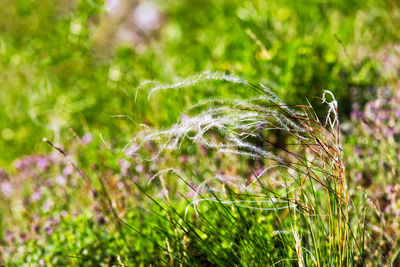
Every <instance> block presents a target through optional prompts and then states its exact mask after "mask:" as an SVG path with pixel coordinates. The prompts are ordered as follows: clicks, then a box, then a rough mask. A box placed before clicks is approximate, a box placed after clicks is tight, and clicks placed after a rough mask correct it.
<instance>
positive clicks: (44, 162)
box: [36, 156, 50, 171]
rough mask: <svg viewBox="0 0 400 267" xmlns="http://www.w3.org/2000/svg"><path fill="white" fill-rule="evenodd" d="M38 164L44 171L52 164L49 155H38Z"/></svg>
mask: <svg viewBox="0 0 400 267" xmlns="http://www.w3.org/2000/svg"><path fill="white" fill-rule="evenodd" d="M36 166H37V167H38V168H39V169H40V170H41V171H44V170H46V169H47V168H48V167H49V166H50V159H49V158H48V157H40V156H39V157H37V158H36Z"/></svg>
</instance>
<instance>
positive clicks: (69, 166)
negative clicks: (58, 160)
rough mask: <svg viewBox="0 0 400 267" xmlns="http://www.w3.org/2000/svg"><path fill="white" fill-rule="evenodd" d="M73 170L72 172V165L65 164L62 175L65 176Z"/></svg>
mask: <svg viewBox="0 0 400 267" xmlns="http://www.w3.org/2000/svg"><path fill="white" fill-rule="evenodd" d="M73 172H74V167H72V165H67V166H65V168H64V169H63V175H64V176H65V177H68V176H70V175H71V174H72V173H73Z"/></svg>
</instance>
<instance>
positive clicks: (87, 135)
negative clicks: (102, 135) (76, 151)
mask: <svg viewBox="0 0 400 267" xmlns="http://www.w3.org/2000/svg"><path fill="white" fill-rule="evenodd" d="M92 140H93V137H92V134H91V133H85V134H84V135H83V136H82V139H81V141H82V144H84V145H87V144H89V143H90V142H92Z"/></svg>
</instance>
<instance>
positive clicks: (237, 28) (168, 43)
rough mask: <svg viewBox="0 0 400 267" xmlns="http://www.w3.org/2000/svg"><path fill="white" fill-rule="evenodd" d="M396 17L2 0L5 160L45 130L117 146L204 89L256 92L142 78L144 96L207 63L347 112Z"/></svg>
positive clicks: (165, 120) (394, 29)
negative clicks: (334, 102)
mask: <svg viewBox="0 0 400 267" xmlns="http://www.w3.org/2000/svg"><path fill="white" fill-rule="evenodd" d="M399 18H400V13H399V3H398V2H396V1H391V0H382V1H377V0H365V1H356V0H336V1H328V0H313V1H291V0H288V1H282V0H276V1H275V0H270V1H256V0H254V1H235V0H229V1H228V0H226V1H225V0H220V1H205V0H196V1H191V0H174V1H170V0H167V1H152V2H145V1H123V0H120V1H118V0H113V1H107V2H104V1H98V0H76V1H72V0H58V1H54V0H41V1H35V0H3V1H2V8H1V9H0V29H1V30H0V84H1V89H0V114H1V115H0V137H1V138H0V151H1V153H0V165H2V167H3V168H6V169H8V168H10V163H12V162H13V160H14V159H16V158H17V157H20V156H22V155H24V154H31V153H40V152H43V151H47V150H48V148H47V147H46V146H44V145H43V143H42V142H41V140H42V137H47V138H49V139H50V140H55V141H56V142H61V143H64V144H65V143H67V142H68V140H69V139H71V138H74V136H75V137H76V136H79V137H81V136H83V135H84V134H85V133H87V132H91V133H92V134H93V135H95V136H98V134H99V133H101V134H102V135H103V136H104V138H105V139H106V140H108V141H109V142H111V143H112V144H114V145H115V146H120V145H123V144H124V142H125V141H126V140H127V139H129V137H130V136H131V134H132V133H134V132H135V131H136V130H137V129H138V126H137V124H136V123H138V124H140V123H145V124H148V125H154V126H166V125H169V124H171V123H172V122H174V121H175V120H176V117H177V115H178V114H180V112H181V111H182V109H183V107H184V106H185V105H187V104H190V103H194V102H195V101H197V100H199V99H201V98H203V97H209V96H224V97H240V96H248V95H251V94H253V92H251V91H249V89H247V88H239V89H238V88H233V87H232V86H229V85H221V84H218V86H217V84H215V83H205V84H203V85H201V86H197V87H196V88H195V89H190V90H189V89H185V90H184V91H181V92H171V93H168V94H165V93H159V94H157V95H156V96H154V97H153V98H151V99H150V101H148V100H147V93H146V88H148V87H143V88H141V89H140V90H139V92H138V98H137V100H136V101H135V94H136V90H137V88H138V86H139V85H140V84H141V82H143V81H145V80H158V81H162V82H172V81H177V80H179V79H182V78H184V77H186V76H189V75H193V74H195V73H198V72H201V71H204V70H212V71H223V72H227V73H232V74H234V75H238V76H240V77H243V78H245V79H247V80H249V81H252V82H263V83H265V84H266V85H268V86H269V87H271V89H272V90H273V91H275V92H276V93H278V95H280V96H281V97H282V98H283V99H284V100H285V101H286V102H288V103H298V104H302V103H305V99H306V98H309V99H310V98H312V97H314V96H321V91H322V90H323V89H329V90H331V91H332V92H334V93H335V95H336V96H337V98H338V99H339V103H340V109H341V111H342V116H344V117H346V116H348V114H349V112H350V111H351V108H352V107H351V106H352V103H355V102H360V103H363V101H366V100H368V97H370V96H371V95H373V94H374V92H375V88H377V87H379V86H383V85H386V84H387V81H388V77H387V75H386V74H385V73H384V72H383V71H382V62H381V61H380V60H379V57H378V56H377V55H379V51H382V50H385V47H386V46H387V45H388V44H391V43H395V42H396V41H398V39H399V37H400V31H399V30H398V29H399V28H400V20H399ZM354 91H357V92H361V94H360V93H358V94H355V93H354ZM354 95H358V97H357V99H355V96H354ZM360 95H361V96H362V97H359V96H360ZM121 114H123V115H127V116H129V118H130V119H127V117H126V118H115V117H113V116H115V115H121Z"/></svg>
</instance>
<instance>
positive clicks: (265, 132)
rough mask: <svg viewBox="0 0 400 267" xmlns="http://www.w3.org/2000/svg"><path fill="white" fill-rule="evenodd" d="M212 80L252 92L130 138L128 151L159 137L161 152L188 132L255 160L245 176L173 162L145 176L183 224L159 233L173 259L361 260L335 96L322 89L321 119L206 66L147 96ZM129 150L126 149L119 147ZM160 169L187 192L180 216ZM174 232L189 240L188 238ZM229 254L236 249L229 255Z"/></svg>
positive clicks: (171, 217)
mask: <svg viewBox="0 0 400 267" xmlns="http://www.w3.org/2000/svg"><path fill="white" fill-rule="evenodd" d="M210 79H213V80H224V81H228V82H233V83H239V84H241V85H244V86H246V87H248V88H249V89H251V90H255V91H256V92H257V93H258V94H259V96H258V97H255V98H251V99H245V100H237V99H235V100H226V99H215V98H214V99H210V100H206V101H203V102H201V103H199V104H197V105H195V106H193V107H191V108H189V109H188V110H187V111H186V113H185V114H184V115H183V116H182V118H181V119H180V121H179V122H178V123H177V124H175V125H174V126H172V127H171V128H169V129H164V130H161V131H155V132H154V131H150V132H147V133H145V134H144V137H140V138H138V139H137V140H135V143H138V141H140V143H139V144H138V145H135V146H134V149H135V151H134V152H135V153H136V154H138V153H139V154H140V151H141V149H140V148H141V147H146V144H149V143H152V144H157V147H159V148H160V150H159V152H161V151H163V150H177V149H179V148H180V147H181V145H182V143H183V142H184V141H185V139H188V140H191V141H193V142H195V143H198V144H200V145H201V146H203V147H205V148H207V149H211V150H216V151H217V152H218V153H223V154H226V157H229V156H231V155H232V154H233V155H237V158H236V160H238V161H243V160H244V161H246V160H247V159H248V158H251V159H252V160H253V161H257V163H258V165H259V166H258V170H253V167H254V166H251V164H250V165H249V166H248V168H249V169H250V170H249V171H247V176H245V177H240V176H238V175H227V174H224V173H217V174H214V175H211V176H210V177H192V175H193V174H191V175H187V174H184V173H183V172H182V171H181V170H179V169H171V168H169V169H166V170H163V171H161V172H159V173H157V174H155V175H154V176H153V177H152V179H151V181H152V180H153V179H155V178H160V180H161V185H162V187H163V188H164V194H166V198H167V200H168V204H169V205H170V207H169V208H170V209H171V211H173V212H172V214H171V215H169V216H168V219H169V220H171V224H173V225H174V227H175V230H176V231H178V232H181V237H180V238H178V239H177V237H176V236H174V235H167V236H166V238H167V242H168V243H169V246H171V247H172V248H171V251H169V252H170V253H171V254H172V255H174V256H175V257H176V255H175V253H178V255H179V256H178V258H179V259H181V260H183V261H184V262H185V261H186V263H187V262H190V263H192V264H194V263H197V264H198V263H199V262H198V261H199V260H205V259H199V258H197V257H198V255H197V254H196V253H199V250H200V251H203V253H204V254H205V255H206V256H205V258H206V259H208V260H210V263H213V262H220V263H222V262H224V261H225V262H230V264H244V265H246V264H249V265H251V264H255V263H258V264H260V265H262V264H263V263H264V264H265V263H269V264H277V263H279V262H281V261H296V262H297V263H298V265H300V266H304V265H310V264H311V265H313V264H314V265H318V266H324V265H326V264H332V263H333V264H335V265H340V264H346V265H351V264H352V265H354V264H357V263H362V262H363V260H364V255H363V253H364V252H363V242H364V240H363V232H364V229H363V226H362V225H363V224H362V218H360V217H359V216H358V215H359V214H358V213H357V212H356V211H355V208H359V207H354V204H353V202H352V201H351V196H350V194H349V191H348V188H347V186H348V184H347V180H346V176H345V171H344V163H343V159H342V148H341V144H340V134H341V133H340V124H339V121H338V109H337V102H336V100H335V99H334V97H333V95H332V94H331V93H330V92H329V91H326V92H325V93H324V95H323V98H322V102H323V103H326V104H327V105H328V107H329V110H328V114H327V116H326V117H325V119H324V120H323V121H322V119H321V118H320V117H318V116H317V114H316V113H315V111H314V109H313V108H312V106H311V104H308V105H294V106H288V105H286V104H284V102H282V101H281V100H280V99H279V98H278V96H276V95H275V94H274V93H272V92H271V91H270V90H269V89H268V88H267V87H265V86H264V85H262V84H259V85H254V84H252V83H249V82H247V81H245V80H243V79H240V78H237V77H233V76H230V75H225V74H221V73H210V72H205V73H201V74H199V75H196V76H193V77H190V78H188V79H186V80H184V81H183V82H180V83H176V84H170V85H159V86H157V87H155V88H153V89H152V90H151V91H150V94H152V93H154V92H155V91H158V90H161V89H179V88H181V87H185V86H190V85H193V84H196V83H198V82H199V81H202V80H210ZM327 97H330V98H332V99H331V101H328V100H327ZM282 141H283V142H282ZM146 152H147V151H146ZM127 153H130V154H132V151H129V149H127ZM158 156H159V153H155V157H158ZM154 159H155V158H154V157H153V158H152V160H154ZM168 172H170V173H173V174H174V175H176V176H177V177H178V178H179V179H181V180H182V182H183V183H184V184H186V185H188V186H189V187H190V189H191V190H193V192H192V195H193V198H192V199H191V200H188V201H189V202H190V203H189V204H188V207H187V209H186V213H185V216H183V215H179V212H178V214H175V212H174V211H175V208H174V204H173V203H172V202H171V200H170V198H169V196H168V190H166V185H167V182H166V181H165V176H166V175H167V173H168ZM222 172H224V170H222ZM205 203H207V204H205ZM203 205H207V208H206V209H205V210H206V211H204V210H202V206H203ZM189 207H193V208H194V211H195V214H196V215H193V216H194V217H191V219H188V217H187V216H188V214H189V213H190V211H189V210H190V209H189ZM213 209H215V210H214V211H212V210H213ZM167 210H168V209H167ZM211 214H213V216H219V217H224V218H225V219H226V220H228V221H229V223H227V224H228V225H229V227H227V229H229V230H228V231H232V232H235V234H232V233H226V231H225V232H224V231H223V232H222V233H221V232H220V231H218V225H214V223H215V222H213V220H212V219H211V221H210V218H209V217H210V215H211ZM174 215H175V217H174ZM266 217H267V218H268V223H270V224H271V223H272V225H273V226H272V225H269V227H265V226H263V225H262V224H263V223H264V222H263V221H261V222H260V218H264V219H265V218H266ZM179 219H183V222H181V223H180V222H179ZM264 219H261V220H264ZM225 223H226V222H225ZM360 223H361V224H360ZM228 225H227V226H228ZM225 227H226V226H225ZM194 229H197V230H194ZM193 231H195V232H196V231H201V233H203V234H204V237H202V236H201V235H198V236H195V234H194V233H192V232H193ZM174 233H175V234H177V232H174ZM211 236H212V237H211ZM168 240H169V241H168ZM178 240H180V242H177V241H178ZM182 240H190V242H189V243H190V244H185V243H186V242H188V241H183V242H182ZM219 242H223V243H225V244H226V245H225V247H222V248H221V244H218V243H219ZM269 242H271V243H269ZM271 244H274V245H271ZM210 248H212V249H211V251H212V252H213V253H211V252H210ZM237 253H239V255H238V254H237ZM210 254H215V255H214V257H216V258H212V257H211V255H210ZM235 254H236V257H232V256H231V255H235ZM216 255H218V256H216ZM222 255H224V256H222ZM209 256H210V257H209Z"/></svg>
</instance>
